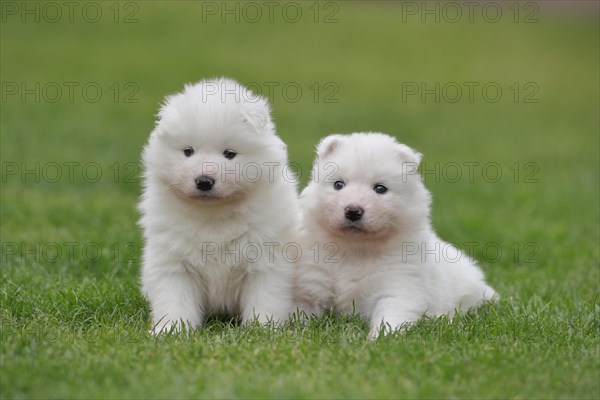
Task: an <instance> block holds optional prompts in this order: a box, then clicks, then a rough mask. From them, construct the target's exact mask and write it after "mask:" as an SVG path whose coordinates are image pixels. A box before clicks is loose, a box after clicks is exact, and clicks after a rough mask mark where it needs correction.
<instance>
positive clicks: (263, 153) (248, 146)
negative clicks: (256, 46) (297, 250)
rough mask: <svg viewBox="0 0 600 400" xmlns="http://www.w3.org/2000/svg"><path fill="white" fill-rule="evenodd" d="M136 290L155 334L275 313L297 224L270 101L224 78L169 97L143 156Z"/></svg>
mask: <svg viewBox="0 0 600 400" xmlns="http://www.w3.org/2000/svg"><path fill="white" fill-rule="evenodd" d="M142 159H143V165H144V174H143V180H144V189H143V195H142V199H141V202H140V204H139V209H140V211H141V214H142V217H141V220H140V225H141V227H142V228H143V233H144V239H145V244H144V252H143V266H142V272H141V283H142V290H143V293H144V294H145V296H146V297H147V298H148V300H149V302H150V308H151V316H152V330H151V332H152V333H154V334H157V333H160V332H164V331H169V330H171V329H175V330H178V329H181V328H182V327H190V328H200V327H201V326H202V324H203V322H204V321H205V319H206V317H207V316H208V315H210V314H216V315H226V316H233V317H239V318H241V320H242V321H243V322H244V323H247V322H248V321H251V320H253V319H254V318H257V319H258V320H259V321H260V322H263V323H264V322H266V321H282V320H285V319H287V318H288V313H289V312H290V310H291V309H292V307H291V284H292V279H293V266H292V264H291V263H290V262H289V260H286V258H285V257H284V254H283V253H282V252H281V247H282V246H284V245H285V242H286V240H287V239H286V238H289V237H290V235H291V234H292V233H294V232H295V231H296V230H297V226H298V223H299V212H300V211H299V204H298V200H297V191H296V182H295V180H294V179H290V178H289V177H288V174H287V173H284V169H286V168H287V149H286V146H285V144H284V143H283V142H282V140H281V139H280V138H279V137H278V136H277V134H276V132H275V126H274V124H273V122H272V119H271V116H270V107H269V104H268V102H267V101H266V100H265V99H264V98H262V97H260V96H258V95H255V94H254V93H252V92H251V91H249V90H248V89H246V88H245V87H243V86H241V85H240V84H239V83H237V82H235V81H233V80H229V79H225V78H220V79H214V80H204V81H201V82H199V83H196V84H189V85H186V86H185V88H184V90H183V92H181V93H177V94H174V95H171V96H167V97H166V99H165V101H164V104H163V105H162V107H161V109H160V111H159V113H158V121H157V122H156V126H155V128H154V130H153V131H152V133H151V135H150V138H149V140H148V143H147V144H146V146H145V148H144V151H143V154H142Z"/></svg>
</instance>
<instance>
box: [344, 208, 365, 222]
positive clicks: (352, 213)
mask: <svg viewBox="0 0 600 400" xmlns="http://www.w3.org/2000/svg"><path fill="white" fill-rule="evenodd" d="M364 213H365V210H363V209H362V207H356V206H348V207H346V208H345V209H344V216H345V217H346V219H349V220H350V221H358V220H359V219H361V218H362V216H363V214H364Z"/></svg>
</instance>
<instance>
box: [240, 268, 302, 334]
mask: <svg viewBox="0 0 600 400" xmlns="http://www.w3.org/2000/svg"><path fill="white" fill-rule="evenodd" d="M291 282H292V277H291V271H290V273H287V272H286V271H273V270H267V271H253V272H250V273H248V275H247V277H246V281H245V286H244V289H243V292H242V299H241V300H242V302H241V306H242V321H243V323H244V324H247V323H249V322H251V321H253V320H254V319H257V320H258V321H259V322H260V323H261V324H264V323H266V322H268V321H273V322H282V321H285V320H287V319H289V317H290V313H291V312H292V300H291V297H292V288H291Z"/></svg>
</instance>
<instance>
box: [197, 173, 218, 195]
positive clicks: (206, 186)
mask: <svg viewBox="0 0 600 400" xmlns="http://www.w3.org/2000/svg"><path fill="white" fill-rule="evenodd" d="M214 185H215V180H214V179H213V178H211V177H209V176H206V175H202V176H199V177H197V178H196V187H197V188H198V190H202V191H203V192H208V191H209V190H211V189H212V188H213V186H214Z"/></svg>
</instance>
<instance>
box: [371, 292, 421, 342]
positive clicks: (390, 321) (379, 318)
mask: <svg viewBox="0 0 600 400" xmlns="http://www.w3.org/2000/svg"><path fill="white" fill-rule="evenodd" d="M424 311H425V309H424V307H422V306H421V307H420V305H419V304H418V303H417V302H415V301H412V300H410V299H409V298H404V297H403V298H398V297H384V298H382V299H380V300H379V301H377V303H376V304H375V307H374V309H373V312H372V314H371V330H370V331H369V336H368V338H369V340H373V339H377V338H378V337H379V335H380V334H383V335H387V334H388V333H391V332H394V331H396V330H400V331H402V330H405V329H407V328H408V327H410V325H411V324H413V323H415V322H416V321H417V320H418V319H419V318H420V317H421V315H422V314H423V312H424Z"/></svg>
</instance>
